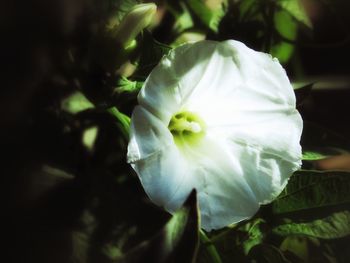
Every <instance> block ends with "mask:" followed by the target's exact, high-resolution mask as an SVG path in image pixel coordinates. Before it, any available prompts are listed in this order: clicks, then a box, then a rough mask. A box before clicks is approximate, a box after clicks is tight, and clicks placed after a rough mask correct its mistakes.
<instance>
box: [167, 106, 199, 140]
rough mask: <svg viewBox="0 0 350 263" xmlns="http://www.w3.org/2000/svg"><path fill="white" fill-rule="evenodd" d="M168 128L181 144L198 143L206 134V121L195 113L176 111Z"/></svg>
mask: <svg viewBox="0 0 350 263" xmlns="http://www.w3.org/2000/svg"><path fill="white" fill-rule="evenodd" d="M168 129H169V130H170V132H171V134H172V135H173V137H174V141H175V143H176V144H177V145H178V146H179V145H183V144H186V143H187V144H194V143H197V142H198V141H199V140H200V139H201V138H202V137H203V136H204V134H205V123H204V121H203V120H202V119H201V118H200V117H199V116H198V115H197V114H195V113H193V112H189V111H182V112H179V113H176V114H175V115H174V116H173V117H172V118H171V120H170V122H169V125H168Z"/></svg>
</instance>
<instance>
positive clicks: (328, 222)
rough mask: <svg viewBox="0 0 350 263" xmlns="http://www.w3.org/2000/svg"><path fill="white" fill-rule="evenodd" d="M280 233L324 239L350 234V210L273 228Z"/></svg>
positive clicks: (276, 232)
mask: <svg viewBox="0 0 350 263" xmlns="http://www.w3.org/2000/svg"><path fill="white" fill-rule="evenodd" d="M273 232H274V233H275V234H278V235H282V236H287V235H307V236H312V237H317V238H323V239H333V238H341V237H345V236H347V235H350V212H349V211H343V212H338V213H334V214H332V215H330V216H328V217H325V218H322V219H318V220H314V221H311V222H306V223H290V224H283V225H280V226H278V227H276V228H274V229H273Z"/></svg>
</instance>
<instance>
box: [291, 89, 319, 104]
mask: <svg viewBox="0 0 350 263" xmlns="http://www.w3.org/2000/svg"><path fill="white" fill-rule="evenodd" d="M292 84H293V88H294V93H295V97H296V100H297V107H299V106H301V105H303V103H304V102H305V100H306V99H307V98H308V97H309V96H310V93H311V90H312V87H313V85H314V83H308V84H304V83H302V84H300V83H292Z"/></svg>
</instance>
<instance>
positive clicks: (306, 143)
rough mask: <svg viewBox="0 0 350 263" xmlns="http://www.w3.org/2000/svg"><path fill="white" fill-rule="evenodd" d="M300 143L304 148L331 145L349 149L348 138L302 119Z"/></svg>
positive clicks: (349, 142) (327, 146)
mask: <svg viewBox="0 0 350 263" xmlns="http://www.w3.org/2000/svg"><path fill="white" fill-rule="evenodd" d="M301 145H302V146H303V148H304V149H308V148H309V149H310V148H311V149H313V148H330V147H332V148H337V149H340V150H345V151H350V141H349V139H348V138H345V137H343V136H341V135H339V134H337V133H335V132H333V131H331V130H328V129H326V128H324V127H322V126H319V125H318V124H315V123H312V122H308V121H304V127H303V134H302V137H301Z"/></svg>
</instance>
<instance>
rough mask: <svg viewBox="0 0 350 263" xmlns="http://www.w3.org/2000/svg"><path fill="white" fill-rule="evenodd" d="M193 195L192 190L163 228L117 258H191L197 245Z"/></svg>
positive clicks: (139, 260) (152, 260) (124, 260)
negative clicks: (122, 256) (123, 255)
mask: <svg viewBox="0 0 350 263" xmlns="http://www.w3.org/2000/svg"><path fill="white" fill-rule="evenodd" d="M198 231H199V217H198V208H197V197H196V192H195V190H193V191H192V193H191V194H190V196H189V197H188V199H187V201H186V202H185V204H184V206H183V207H182V208H180V209H179V210H178V211H177V212H176V213H175V214H174V215H173V217H172V218H171V219H170V220H169V221H168V223H167V224H166V225H165V226H164V227H163V229H162V230H161V231H160V232H159V233H158V234H156V235H155V236H154V237H153V238H152V239H150V240H148V241H145V242H143V243H141V244H140V245H139V246H137V247H136V248H134V249H132V250H131V251H130V252H129V253H127V254H126V256H125V257H124V258H123V259H121V260H120V261H118V262H125V263H131V262H145V259H147V262H153V263H160V262H174V263H176V262H193V261H194V259H195V256H196V253H197V247H198V236H199V234H198Z"/></svg>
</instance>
